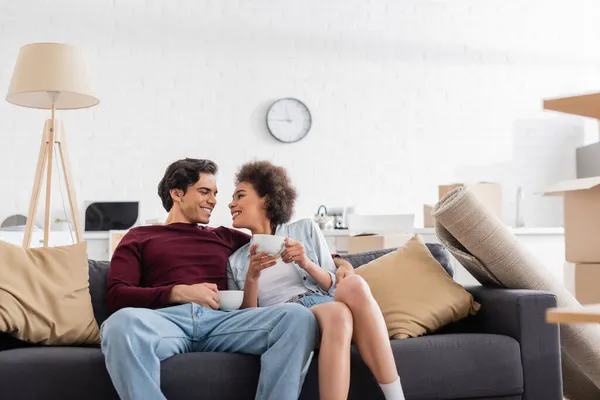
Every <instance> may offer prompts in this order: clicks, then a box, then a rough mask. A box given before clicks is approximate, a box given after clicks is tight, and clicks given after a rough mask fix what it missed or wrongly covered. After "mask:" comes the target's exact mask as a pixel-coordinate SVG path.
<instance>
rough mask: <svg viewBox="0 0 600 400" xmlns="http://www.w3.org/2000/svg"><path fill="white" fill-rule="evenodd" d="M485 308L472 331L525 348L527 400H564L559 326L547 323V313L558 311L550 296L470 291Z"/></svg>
mask: <svg viewBox="0 0 600 400" xmlns="http://www.w3.org/2000/svg"><path fill="white" fill-rule="evenodd" d="M466 289H467V290H468V291H469V292H470V293H471V294H472V295H473V297H474V298H475V300H476V301H477V302H478V303H480V304H481V309H480V311H479V312H478V313H477V315H475V316H473V317H472V318H469V320H470V321H469V328H470V329H469V330H474V331H477V332H481V333H492V334H499V335H505V336H510V337H512V338H514V339H515V340H517V341H518V342H519V344H520V346H521V360H522V364H523V378H524V386H525V391H524V393H523V399H527V400H537V399H540V400H541V399H548V400H551V399H552V400H553V399H557V400H560V399H562V394H563V387H562V371H561V353H560V337H559V326H558V325H554V324H548V323H547V322H546V310H547V309H548V308H551V307H556V305H557V300H556V296H555V295H554V294H552V293H550V292H544V291H537V290H520V289H496V288H487V287H483V286H473V287H466Z"/></svg>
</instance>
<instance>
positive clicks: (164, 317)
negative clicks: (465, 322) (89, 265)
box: [101, 158, 352, 400]
mask: <svg viewBox="0 0 600 400" xmlns="http://www.w3.org/2000/svg"><path fill="white" fill-rule="evenodd" d="M216 173H217V166H216V164H215V163H213V162H212V161H209V160H197V159H189V158H186V159H184V160H179V161H176V162H174V163H173V164H171V165H170V166H169V167H168V168H167V170H166V172H165V175H164V177H163V178H162V180H161V181H160V183H159V185H158V194H159V196H160V198H161V200H162V203H163V206H164V208H165V209H166V210H167V211H168V212H169V216H168V218H167V223H166V224H165V225H164V226H142V227H137V228H133V229H131V230H130V231H129V232H128V233H127V234H126V235H125V236H124V237H123V239H122V240H121V242H120V243H119V245H118V247H117V248H116V249H115V252H114V254H113V257H112V261H111V268H110V271H109V276H108V295H107V303H108V307H109V309H110V310H111V312H112V313H113V314H112V315H111V316H110V317H109V318H108V319H107V320H106V321H105V322H104V323H103V324H102V327H101V339H102V351H103V353H104V355H105V359H106V367H107V370H108V372H109V374H110V376H111V379H112V381H113V384H114V386H115V389H116V390H117V392H118V394H119V396H120V397H121V398H122V399H124V400H128V399H136V400H137V399H140V400H154V399H165V397H164V395H163V394H162V392H161V390H160V362H161V361H162V360H164V359H166V358H169V357H171V356H173V355H176V354H180V353H186V352H193V351H207V352H214V351H224V352H238V353H246V354H255V355H260V356H261V373H260V377H259V382H258V388H257V392H256V398H257V399H261V400H262V399H277V400H287V399H289V400H293V399H297V398H298V396H299V394H300V391H301V388H302V383H303V381H304V377H305V374H306V371H307V369H308V365H309V364H310V361H311V358H312V353H313V350H314V347H315V341H316V338H317V335H318V325H317V322H316V320H315V318H314V316H313V314H312V312H311V311H310V310H308V309H307V308H305V307H302V306H301V305H298V304H282V305H279V306H274V307H268V308H252V309H247V310H240V311H234V312H223V311H218V308H219V290H226V289H227V273H226V271H227V259H228V257H229V256H230V255H231V254H232V253H233V252H234V251H236V250H237V249H238V248H239V247H241V246H243V245H244V244H246V243H247V242H248V240H249V239H250V237H249V236H248V235H246V234H245V233H242V232H240V231H237V230H234V229H229V228H225V227H218V228H210V227H206V226H200V225H198V224H208V222H209V220H210V215H211V213H212V210H213V209H214V207H215V205H216V203H217V201H216V195H217V185H216V181H215V175H216ZM341 263H344V262H343V261H340V260H338V259H336V264H337V265H338V266H339V265H340V264H341ZM351 269H352V267H351V266H350V265H349V264H348V263H345V264H344V265H343V266H340V267H339V270H338V277H339V278H342V277H343V276H344V275H347V274H349V273H351V272H352V271H351Z"/></svg>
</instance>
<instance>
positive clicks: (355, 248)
mask: <svg viewBox="0 0 600 400" xmlns="http://www.w3.org/2000/svg"><path fill="white" fill-rule="evenodd" d="M412 237H413V235H412V234H407V233H397V234H395V233H386V234H379V235H377V234H361V235H356V236H350V237H349V238H348V254H355V253H362V252H363V251H373V250H385V249H392V248H396V247H402V246H404V245H405V244H406V242H408V241H409V240H410V239H411V238H412Z"/></svg>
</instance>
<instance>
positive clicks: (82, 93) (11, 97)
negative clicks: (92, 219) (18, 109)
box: [6, 43, 100, 248]
mask: <svg viewBox="0 0 600 400" xmlns="http://www.w3.org/2000/svg"><path fill="white" fill-rule="evenodd" d="M6 100H7V101H8V102H9V103H12V104H15V105H18V106H22V107H29V108H38V109H45V110H52V111H51V118H50V119H48V120H46V123H45V124H44V131H43V133H42V143H41V145H40V151H39V154H38V160H37V168H36V170H35V178H34V181H33V190H32V194H31V200H30V203H29V212H28V214H27V222H26V225H25V235H24V237H23V247H24V248H27V247H29V246H30V243H31V236H32V232H33V225H34V220H35V216H36V212H37V205H38V202H39V197H40V192H41V190H42V180H43V175H44V171H45V172H46V204H45V211H44V247H48V239H49V233H50V198H51V193H52V162H53V161H54V160H53V158H54V157H55V154H54V144H55V143H56V144H57V147H58V156H60V159H61V164H62V170H63V173H64V180H65V185H66V190H67V196H68V201H69V205H70V211H71V217H72V220H73V225H74V230H75V237H76V242H77V243H78V242H81V241H82V240H83V232H82V227H81V216H80V215H79V210H78V207H77V198H76V196H75V186H74V184H73V179H72V177H73V176H72V174H71V166H70V162H69V152H68V150H67V141H66V135H65V132H64V131H63V129H62V124H61V123H60V121H58V120H56V119H55V118H54V113H55V110H74V109H79V108H87V107H93V106H95V105H96V104H98V103H99V102H100V100H98V98H97V97H96V91H95V89H94V84H93V79H92V74H91V71H90V69H89V67H88V64H87V62H86V59H85V56H84V54H83V52H82V51H81V50H80V49H78V48H77V47H74V46H71V45H67V44H61V43H33V44H29V45H26V46H23V47H22V48H21V50H20V52H19V55H18V57H17V62H16V65H15V69H14V72H13V75H12V80H11V83H10V87H9V89H8V94H7V96H6Z"/></svg>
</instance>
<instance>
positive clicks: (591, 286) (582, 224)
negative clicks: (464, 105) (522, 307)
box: [544, 93, 600, 304]
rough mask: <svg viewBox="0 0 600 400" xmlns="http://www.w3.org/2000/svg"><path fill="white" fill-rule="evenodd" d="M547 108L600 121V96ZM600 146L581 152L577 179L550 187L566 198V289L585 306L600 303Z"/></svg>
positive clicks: (548, 102) (562, 101)
mask: <svg viewBox="0 0 600 400" xmlns="http://www.w3.org/2000/svg"><path fill="white" fill-rule="evenodd" d="M544 109H546V110H552V111H558V112H561V113H565V114H570V115H578V116H582V117H587V118H593V119H596V120H599V121H600V93H587V94H583V95H578V96H568V97H561V98H554V99H547V100H544ZM598 147H599V145H598V143H593V144H590V145H588V146H585V147H584V148H580V149H578V150H577V154H576V159H577V178H579V179H574V180H571V181H565V182H560V183H557V184H556V185H554V186H553V187H551V188H548V189H547V191H546V193H545V194H546V195H550V196H557V195H558V196H563V198H564V205H563V207H564V228H565V259H566V263H565V268H564V283H565V286H566V287H567V288H568V289H569V290H570V291H571V293H573V295H574V296H575V297H576V298H577V300H579V302H580V303H582V304H594V303H600V176H597V175H599V174H600V168H599V166H598V160H597V159H595V158H594V154H596V155H597V154H598ZM594 175H596V176H594Z"/></svg>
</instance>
